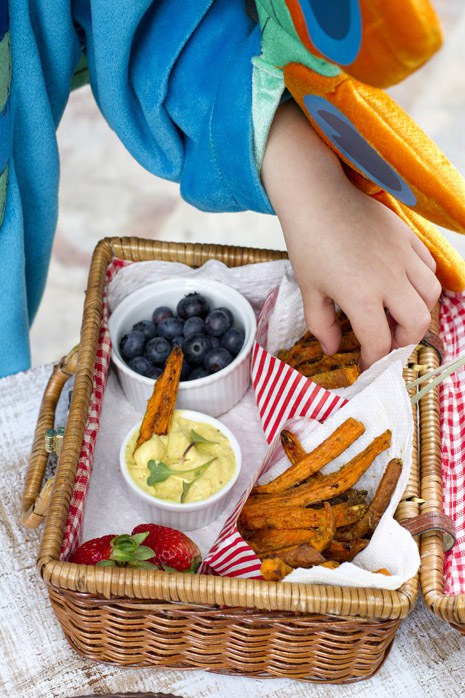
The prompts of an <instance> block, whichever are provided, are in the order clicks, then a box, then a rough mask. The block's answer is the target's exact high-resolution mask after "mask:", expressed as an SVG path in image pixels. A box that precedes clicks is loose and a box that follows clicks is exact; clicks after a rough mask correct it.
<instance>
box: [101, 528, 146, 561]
mask: <svg viewBox="0 0 465 698" xmlns="http://www.w3.org/2000/svg"><path fill="white" fill-rule="evenodd" d="M147 536H148V531H147V532H146V533H135V534H134V535H133V536H129V535H128V534H126V533H125V534H123V535H121V536H116V537H115V538H113V540H112V541H111V554H110V557H109V559H108V560H100V562H97V565H98V566H100V567H126V566H127V567H137V568H143V569H159V566H158V565H154V564H153V563H152V562H148V560H150V559H151V558H153V557H155V551H154V550H152V548H149V547H148V546H147V545H142V543H143V542H144V540H145V539H146V538H147Z"/></svg>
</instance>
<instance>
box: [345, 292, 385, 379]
mask: <svg viewBox="0 0 465 698" xmlns="http://www.w3.org/2000/svg"><path fill="white" fill-rule="evenodd" d="M344 310H345V312H346V314H347V316H348V317H349V319H350V321H351V324H352V329H353V330H354V332H355V336H356V337H357V339H358V341H359V342H360V345H361V356H360V363H361V367H362V369H363V370H365V369H366V368H369V367H370V366H371V365H372V364H374V363H375V361H378V359H381V358H382V357H383V356H386V354H388V353H389V352H390V351H391V346H392V335H391V328H390V327H389V322H388V319H387V317H386V313H385V312H384V308H383V306H382V304H381V303H380V304H379V305H377V304H375V303H370V304H368V303H367V304H366V305H365V306H364V307H363V308H362V307H359V308H355V312H352V313H351V312H350V311H349V310H348V309H344Z"/></svg>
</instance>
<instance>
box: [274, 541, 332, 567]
mask: <svg viewBox="0 0 465 698" xmlns="http://www.w3.org/2000/svg"><path fill="white" fill-rule="evenodd" d="M270 557H271V558H279V559H280V560H282V561H283V562H284V563H286V565H289V566H290V567H305V568H308V567H313V565H320V564H321V563H322V562H325V558H324V557H323V555H322V554H321V553H319V552H318V551H317V550H315V549H314V548H312V546H311V545H307V544H306V543H303V544H302V545H298V546H296V547H294V548H281V550H274V551H273V552H272V553H270ZM264 559H266V556H264Z"/></svg>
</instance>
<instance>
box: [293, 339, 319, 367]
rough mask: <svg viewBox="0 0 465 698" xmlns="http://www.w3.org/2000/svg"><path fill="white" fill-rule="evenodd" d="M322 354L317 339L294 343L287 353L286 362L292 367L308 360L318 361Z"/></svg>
mask: <svg viewBox="0 0 465 698" xmlns="http://www.w3.org/2000/svg"><path fill="white" fill-rule="evenodd" d="M323 356H324V354H323V349H322V348H321V344H320V342H319V341H318V340H314V341H313V342H308V344H303V345H301V344H294V346H293V347H291V348H290V349H289V351H288V353H287V359H286V362H287V363H288V364H289V365H290V366H292V367H293V368H297V367H298V366H299V365H300V364H305V363H308V362H310V361H320V359H322V358H323Z"/></svg>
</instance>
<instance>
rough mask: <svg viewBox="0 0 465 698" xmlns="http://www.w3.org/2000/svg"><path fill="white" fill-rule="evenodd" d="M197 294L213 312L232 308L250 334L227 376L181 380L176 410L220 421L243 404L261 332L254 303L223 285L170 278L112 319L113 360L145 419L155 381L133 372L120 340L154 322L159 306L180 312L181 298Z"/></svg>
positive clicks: (133, 297)
mask: <svg viewBox="0 0 465 698" xmlns="http://www.w3.org/2000/svg"><path fill="white" fill-rule="evenodd" d="M192 292H197V293H201V294H202V295H203V296H204V297H205V298H206V299H207V301H209V303H210V305H211V307H212V308H218V307H224V308H228V310H230V311H231V312H232V314H233V315H234V320H235V322H234V327H237V328H239V329H241V330H243V331H244V334H245V340H244V344H243V346H242V348H241V350H240V352H239V353H238V355H237V356H236V357H235V358H234V359H233V361H232V362H231V363H230V364H228V366H226V367H225V368H223V369H222V370H221V371H218V372H217V373H213V374H212V375H210V376H206V377H205V378H198V379H197V380H192V381H181V383H180V384H179V389H178V397H177V402H176V407H178V408H179V409H190V410H197V411H202V412H207V413H208V414H210V415H212V416H213V417H217V416H218V415H220V414H223V413H224V412H227V411H228V410H229V409H231V407H233V405H235V404H236V403H237V402H239V400H240V399H241V398H242V397H243V396H244V394H245V392H246V390H247V388H248V387H249V384H250V355H251V351H252V345H253V341H254V338H255V333H256V329H257V322H256V319H255V313H254V311H253V308H252V306H251V305H250V303H249V301H248V300H247V299H246V298H244V296H243V295H242V294H241V293H239V291H236V290H235V289H234V288H231V287H230V286H227V285H226V284H223V283H220V282H219V281H212V280H210V279H201V278H185V277H177V278H171V279H164V280H162V281H156V282H154V283H151V284H147V285H146V286H143V287H142V288H140V289H138V290H137V291H134V292H133V293H130V294H129V295H128V296H126V298H125V299H124V300H123V301H121V303H120V304H119V305H118V306H117V307H116V308H115V310H114V311H113V313H112V314H111V316H110V320H109V329H110V336H111V344H112V349H111V358H112V361H113V363H114V365H115V368H116V371H117V374H118V378H119V381H120V384H121V387H122V390H123V393H124V395H125V397H126V399H127V400H128V401H129V402H130V404H131V405H132V406H133V407H134V409H135V410H137V411H138V412H140V414H144V412H145V408H146V406H147V400H148V399H149V398H150V396H151V395H152V392H153V386H154V382H155V381H154V379H153V378H147V377H145V376H141V375H140V374H138V373H136V372H135V371H133V370H132V369H131V368H129V366H128V365H127V364H126V362H125V361H124V360H123V357H122V356H121V354H120V350H119V344H120V341H121V339H122V337H123V336H124V335H125V334H127V333H128V332H130V331H131V329H132V327H133V326H134V324H135V323H137V322H139V321H140V320H148V319H149V318H151V316H152V313H153V311H154V310H155V308H156V307H159V306H163V305H166V306H168V307H169V308H171V309H172V310H173V311H175V310H176V306H177V304H178V302H179V301H180V300H181V298H183V297H184V296H185V295H187V294H188V293H192Z"/></svg>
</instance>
